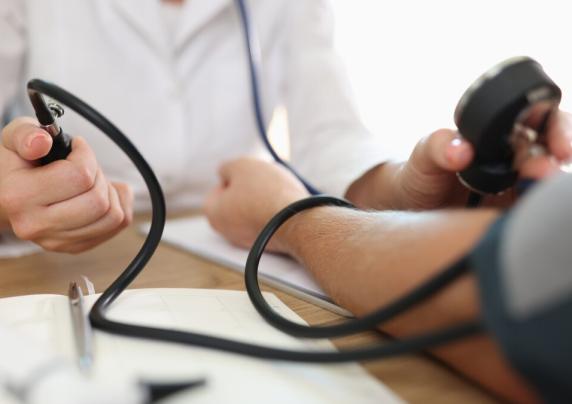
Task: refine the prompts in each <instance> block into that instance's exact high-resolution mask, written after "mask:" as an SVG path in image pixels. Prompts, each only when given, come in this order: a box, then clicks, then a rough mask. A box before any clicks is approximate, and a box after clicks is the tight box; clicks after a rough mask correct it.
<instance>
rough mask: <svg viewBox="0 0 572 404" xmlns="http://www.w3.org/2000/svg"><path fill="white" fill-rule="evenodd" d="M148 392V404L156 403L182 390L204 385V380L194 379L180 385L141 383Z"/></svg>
mask: <svg viewBox="0 0 572 404" xmlns="http://www.w3.org/2000/svg"><path fill="white" fill-rule="evenodd" d="M141 384H142V385H143V386H144V387H145V388H146V389H147V390H148V392H149V403H156V402H157V401H159V400H162V399H164V398H166V397H169V396H171V395H173V394H175V393H178V392H180V391H183V390H190V389H194V388H197V387H201V386H203V385H205V384H206V379H204V378H201V379H196V380H192V381H187V382H180V383H149V382H141Z"/></svg>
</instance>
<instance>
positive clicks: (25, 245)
mask: <svg viewBox="0 0 572 404" xmlns="http://www.w3.org/2000/svg"><path fill="white" fill-rule="evenodd" d="M40 251H42V249H41V248H40V247H39V246H38V245H37V244H34V243H32V242H30V241H22V240H20V239H18V238H17V237H16V236H14V234H12V233H10V232H5V233H0V258H18V257H23V256H26V255H32V254H36V253H38V252H40Z"/></svg>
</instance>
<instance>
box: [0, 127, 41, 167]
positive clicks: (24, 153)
mask: <svg viewBox="0 0 572 404" xmlns="http://www.w3.org/2000/svg"><path fill="white" fill-rule="evenodd" d="M2 145H3V146H4V147H5V148H6V149H8V150H11V151H13V152H14V153H16V154H18V156H20V157H21V158H23V159H24V160H28V161H33V160H37V159H39V158H41V157H44V156H45V155H46V154H48V153H49V152H50V149H51V147H52V137H51V136H50V135H49V134H48V133H47V132H46V131H44V130H43V129H41V128H39V127H38V125H37V122H35V121H34V120H33V119H31V118H19V119H16V120H14V121H12V122H11V123H10V124H8V126H6V127H5V128H4V130H3V131H2Z"/></svg>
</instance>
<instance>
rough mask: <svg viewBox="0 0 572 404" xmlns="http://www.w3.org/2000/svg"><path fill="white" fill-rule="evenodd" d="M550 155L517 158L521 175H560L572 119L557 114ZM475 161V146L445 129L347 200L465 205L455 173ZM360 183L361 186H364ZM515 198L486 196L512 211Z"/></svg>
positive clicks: (378, 171) (387, 205) (371, 176)
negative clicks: (509, 207) (510, 208)
mask: <svg viewBox="0 0 572 404" xmlns="http://www.w3.org/2000/svg"><path fill="white" fill-rule="evenodd" d="M546 140H547V145H546V149H547V150H546V151H547V153H545V154H541V155H534V154H527V153H524V154H522V153H521V154H520V155H519V153H517V164H518V167H519V175H520V177H521V178H526V179H542V178H545V177H547V176H549V175H551V174H554V173H557V172H560V171H561V169H560V163H563V162H567V161H570V160H571V159H572V117H571V115H570V114H568V113H565V112H562V111H558V112H557V113H555V114H554V115H553V116H552V118H551V119H550V122H549V125H548V129H547V136H546ZM473 157H474V150H473V148H472V146H471V144H470V143H469V142H468V141H466V140H464V139H462V138H461V137H460V136H459V134H458V133H457V132H455V131H453V130H448V129H441V130H438V131H436V132H434V133H433V134H431V135H430V136H428V137H426V138H424V139H422V140H421V141H420V142H419V143H418V144H417V145H416V147H415V149H414V150H413V152H412V154H411V156H410V158H409V160H408V161H406V162H404V163H391V162H390V163H385V164H383V165H381V166H378V167H377V168H374V169H372V170H370V171H369V172H368V173H367V174H365V175H364V176H363V177H362V178H361V179H360V180H358V181H357V182H356V183H354V184H353V185H352V187H350V189H349V191H348V193H347V195H346V196H347V197H348V199H350V200H352V201H353V202H354V203H357V204H358V205H359V206H361V207H368V208H374V209H398V210H424V209H437V208H446V207H455V206H457V207H461V206H465V204H466V202H467V198H468V195H469V191H468V190H467V188H466V187H464V186H463V185H462V184H461V183H460V182H459V180H458V178H457V176H456V172H458V171H462V170H464V169H465V168H467V167H468V166H469V165H470V163H471V161H472V160H473ZM359 181H361V182H362V183H361V184H360V183H359ZM515 199H516V194H515V192H514V190H513V189H511V190H508V191H507V192H505V193H504V194H503V195H500V196H487V197H485V198H484V200H483V204H485V205H487V206H500V207H503V206H508V205H509V204H511V203H512V202H514V200H515Z"/></svg>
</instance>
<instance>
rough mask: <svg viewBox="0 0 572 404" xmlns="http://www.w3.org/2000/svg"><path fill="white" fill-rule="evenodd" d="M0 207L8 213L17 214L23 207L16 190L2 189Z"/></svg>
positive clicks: (0, 190)
mask: <svg viewBox="0 0 572 404" xmlns="http://www.w3.org/2000/svg"><path fill="white" fill-rule="evenodd" d="M0 206H1V207H2V209H3V210H4V211H5V212H7V213H10V212H17V211H18V210H19V209H20V208H21V206H22V199H21V198H20V195H19V194H18V193H17V192H14V190H7V189H0Z"/></svg>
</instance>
